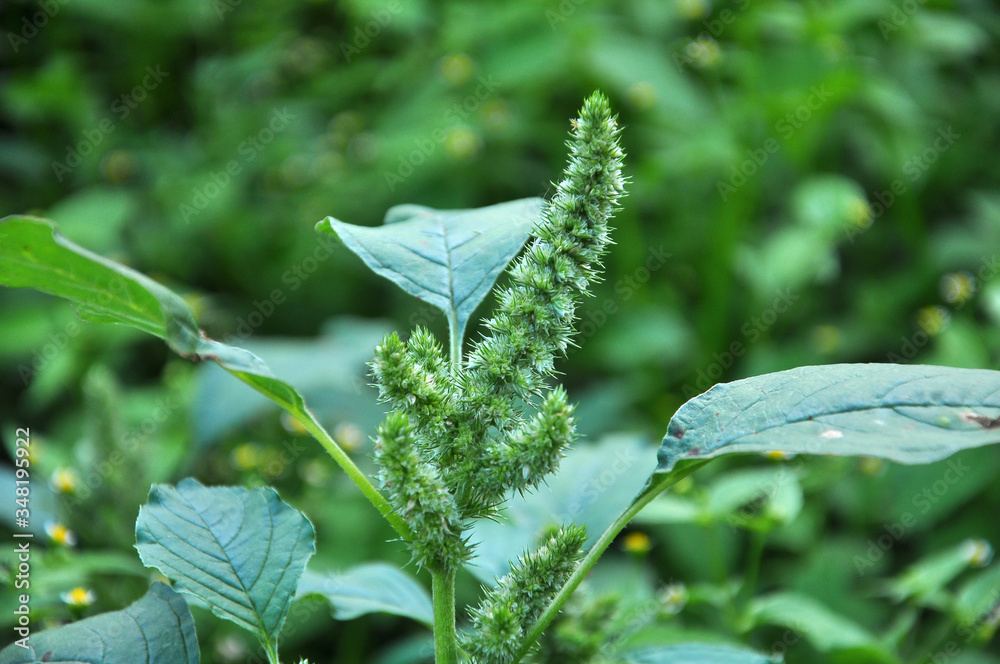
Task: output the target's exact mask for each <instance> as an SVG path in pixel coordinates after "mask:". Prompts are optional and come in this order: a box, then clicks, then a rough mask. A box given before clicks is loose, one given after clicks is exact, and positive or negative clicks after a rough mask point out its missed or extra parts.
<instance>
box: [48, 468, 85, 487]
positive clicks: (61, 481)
mask: <svg viewBox="0 0 1000 664" xmlns="http://www.w3.org/2000/svg"><path fill="white" fill-rule="evenodd" d="M49 481H50V482H51V484H52V488H53V489H55V490H56V491H58V492H59V493H75V492H76V489H77V487H79V486H80V475H79V474H78V473H77V472H76V471H75V470H73V469H72V468H59V469H58V470H56V471H55V472H54V473H52V478H51V479H50V480H49Z"/></svg>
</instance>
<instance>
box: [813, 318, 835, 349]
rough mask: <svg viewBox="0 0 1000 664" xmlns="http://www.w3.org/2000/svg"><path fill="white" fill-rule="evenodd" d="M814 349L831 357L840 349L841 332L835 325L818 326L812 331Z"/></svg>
mask: <svg viewBox="0 0 1000 664" xmlns="http://www.w3.org/2000/svg"><path fill="white" fill-rule="evenodd" d="M812 345H813V348H814V349H815V350H816V351H817V352H820V353H823V354H824V355H829V354H830V353H833V352H834V351H836V350H837V348H839V347H840V330H838V329H837V328H836V327H834V326H833V325H817V326H816V327H814V328H813V331H812Z"/></svg>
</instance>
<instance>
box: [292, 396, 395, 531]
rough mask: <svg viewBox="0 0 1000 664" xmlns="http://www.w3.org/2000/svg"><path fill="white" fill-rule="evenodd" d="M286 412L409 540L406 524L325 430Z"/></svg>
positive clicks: (304, 418) (306, 419)
mask: <svg viewBox="0 0 1000 664" xmlns="http://www.w3.org/2000/svg"><path fill="white" fill-rule="evenodd" d="M286 410H287V411H288V412H289V413H290V414H291V415H292V417H294V418H295V419H296V420H298V422H299V424H301V425H302V426H303V427H305V429H306V431H308V432H309V433H311V434H312V436H313V438H315V439H316V440H317V441H319V444H320V445H322V446H323V449H325V450H326V451H327V453H328V454H329V455H330V456H331V457H333V460H334V461H336V462H337V465H338V466H340V467H341V468H342V469H343V470H344V472H345V473H347V476H348V477H350V478H351V480H352V481H353V482H354V483H355V484H357V485H358V488H359V489H361V493H363V494H365V498H367V499H368V500H369V501H370V502H371V504H372V505H374V506H375V509H377V510H378V511H379V513H380V514H381V515H382V516H384V517H385V520H386V521H388V522H389V525H390V526H392V527H393V528H394V529H395V530H396V532H397V533H399V536H400V537H402V538H403V539H405V540H409V539H410V538H411V537H412V533H411V532H410V527H409V526H408V525H406V522H405V521H403V519H402V518H401V517H400V516H399V515H398V514H396V512H394V511H393V509H392V505H390V504H389V501H388V500H386V499H385V496H383V495H382V494H381V493H379V490H378V489H376V488H375V485H374V484H372V483H371V482H370V481H368V478H367V477H365V474H364V473H362V472H361V469H360V468H358V467H357V465H355V463H354V461H352V460H351V457H349V456H347V452H345V451H344V450H343V448H341V447H340V445H338V444H337V441H335V440H334V439H333V438H332V437H331V436H330V434H328V433H327V432H326V429H324V428H323V427H321V426H320V425H319V424H317V423H316V422H315V421H314V420H313V419H312V418H311V417H303V416H302V415H301V414H300V413H297V412H296V411H295V410H292V409H290V408H286Z"/></svg>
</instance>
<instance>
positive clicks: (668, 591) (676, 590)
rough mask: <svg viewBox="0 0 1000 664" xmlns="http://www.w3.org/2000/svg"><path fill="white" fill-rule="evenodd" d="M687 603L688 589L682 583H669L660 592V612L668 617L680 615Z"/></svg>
mask: <svg viewBox="0 0 1000 664" xmlns="http://www.w3.org/2000/svg"><path fill="white" fill-rule="evenodd" d="M687 601H688V589H687V586H685V585H684V584H683V583H671V584H670V585H669V586H667V587H666V588H664V589H663V590H662V591H661V592H660V602H661V603H662V604H663V607H662V610H663V612H664V613H667V614H669V615H675V614H678V613H680V612H681V609H683V608H684V606H685V605H686V604H687Z"/></svg>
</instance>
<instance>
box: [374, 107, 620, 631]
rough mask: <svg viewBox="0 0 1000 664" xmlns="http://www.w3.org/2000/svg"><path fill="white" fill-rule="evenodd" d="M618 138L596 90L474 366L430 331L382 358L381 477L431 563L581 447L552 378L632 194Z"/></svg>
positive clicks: (452, 554)
mask: <svg viewBox="0 0 1000 664" xmlns="http://www.w3.org/2000/svg"><path fill="white" fill-rule="evenodd" d="M618 135H619V128H618V126H617V123H616V120H615V118H614V117H613V116H612V115H611V111H610V108H609V105H608V101H607V99H606V98H605V97H604V96H603V95H602V94H599V93H596V94H594V95H593V96H591V97H590V98H589V99H588V100H587V101H586V102H585V104H584V106H583V109H582V110H581V112H580V117H579V118H578V119H576V120H574V121H573V131H572V134H571V138H570V140H569V142H568V145H569V149H570V159H569V164H568V166H567V168H566V172H565V174H564V177H563V179H562V181H561V182H560V183H559V184H558V185H557V188H556V193H555V196H554V197H553V198H552V200H551V201H549V202H548V204H547V205H546V206H545V208H544V209H543V211H542V216H541V219H540V221H539V223H538V224H537V226H536V227H535V229H534V230H533V232H532V237H531V238H530V240H529V243H528V246H527V248H526V249H525V251H524V252H523V254H522V255H521V257H520V258H519V259H518V260H517V261H516V262H515V263H514V265H513V266H512V267H511V268H510V270H509V275H510V285H509V286H507V287H506V288H503V289H501V290H500V291H499V294H498V296H499V297H498V301H499V304H498V307H497V310H496V313H495V314H494V315H493V317H492V318H491V319H490V320H489V321H488V322H487V323H486V329H487V334H486V335H485V336H484V337H483V338H482V339H480V340H479V341H478V342H477V343H475V344H473V347H472V349H471V352H470V354H469V357H468V360H467V361H466V362H464V363H463V362H462V361H461V358H448V357H447V356H446V355H445V353H444V351H443V349H442V347H441V346H440V344H439V343H438V342H437V341H436V340H435V339H434V337H433V336H432V335H431V334H430V332H428V331H427V330H425V329H419V328H418V329H417V330H416V331H414V332H413V334H412V335H411V337H410V339H409V340H408V341H407V342H403V341H402V340H400V338H399V337H398V336H397V335H396V334H391V335H389V336H388V337H386V339H385V340H384V341H383V342H382V344H381V345H379V347H378V348H377V349H376V355H375V359H374V361H373V362H372V364H371V367H372V375H373V376H374V377H375V379H376V382H377V385H378V388H379V394H380V398H381V400H382V401H383V402H385V403H387V404H389V405H390V406H391V408H392V414H391V415H390V416H389V418H388V419H387V420H386V422H385V423H384V424H383V425H382V427H381V428H380V429H379V435H378V439H377V444H376V461H377V462H378V464H379V466H380V472H379V479H380V481H381V482H382V486H383V487H384V488H385V490H386V494H387V498H388V500H389V502H390V503H391V505H392V506H393V508H394V509H395V510H396V511H397V512H398V513H399V514H400V515H401V516H402V517H403V519H404V520H405V521H406V522H407V524H408V525H409V526H410V530H411V533H412V536H411V538H410V541H409V545H410V548H411V551H412V552H413V555H414V559H415V561H416V562H417V563H418V564H420V565H427V566H431V567H432V568H433V569H436V570H439V571H447V570H451V569H454V568H455V567H456V566H458V565H459V564H460V563H461V562H462V561H463V560H465V559H466V558H467V557H468V555H469V553H470V551H469V547H468V546H467V544H466V541H465V538H464V537H465V536H464V534H463V531H464V530H465V526H466V525H467V523H468V522H469V521H470V520H471V519H473V518H477V517H483V516H491V515H493V514H495V513H496V510H497V506H498V505H499V504H500V503H502V501H503V500H504V499H505V498H506V496H507V495H508V494H509V493H510V492H511V491H524V490H527V489H530V488H532V487H534V486H537V485H538V484H539V483H540V482H542V481H543V479H544V478H545V476H546V475H548V474H549V473H551V472H553V471H554V470H555V469H556V467H557V466H558V463H559V461H560V459H561V458H562V455H563V452H564V450H565V449H566V447H567V446H568V445H569V444H570V443H571V442H572V441H573V438H574V427H575V425H574V420H573V417H572V414H573V406H571V405H570V404H569V403H568V400H567V396H566V392H565V390H563V389H562V388H561V387H556V388H555V389H552V390H549V391H546V388H547V385H546V382H547V380H548V378H549V377H550V376H551V375H552V374H553V372H554V369H553V363H554V361H555V358H556V357H557V356H558V355H561V354H564V353H565V351H566V348H567V346H568V344H569V343H570V339H571V337H572V335H573V333H574V328H573V324H574V320H575V311H576V307H577V303H578V301H579V299H580V297H582V296H583V295H585V294H587V288H588V286H589V285H590V284H591V283H592V282H594V281H595V280H596V279H597V277H598V274H597V272H598V270H599V269H600V267H601V264H600V259H601V257H602V256H603V254H604V253H605V251H606V247H607V245H608V244H609V242H610V239H609V226H608V222H609V220H610V218H611V215H612V214H613V213H614V211H615V210H616V209H617V208H618V200H619V198H620V197H621V196H623V195H624V184H625V180H624V178H623V177H622V174H621V166H622V159H623V157H624V155H623V153H622V150H621V147H620V146H619V143H618ZM549 555H551V553H550V554H549ZM518 616H520V618H523V617H524V615H523V614H522V613H519V614H518ZM520 618H518V619H519V620H520Z"/></svg>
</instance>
